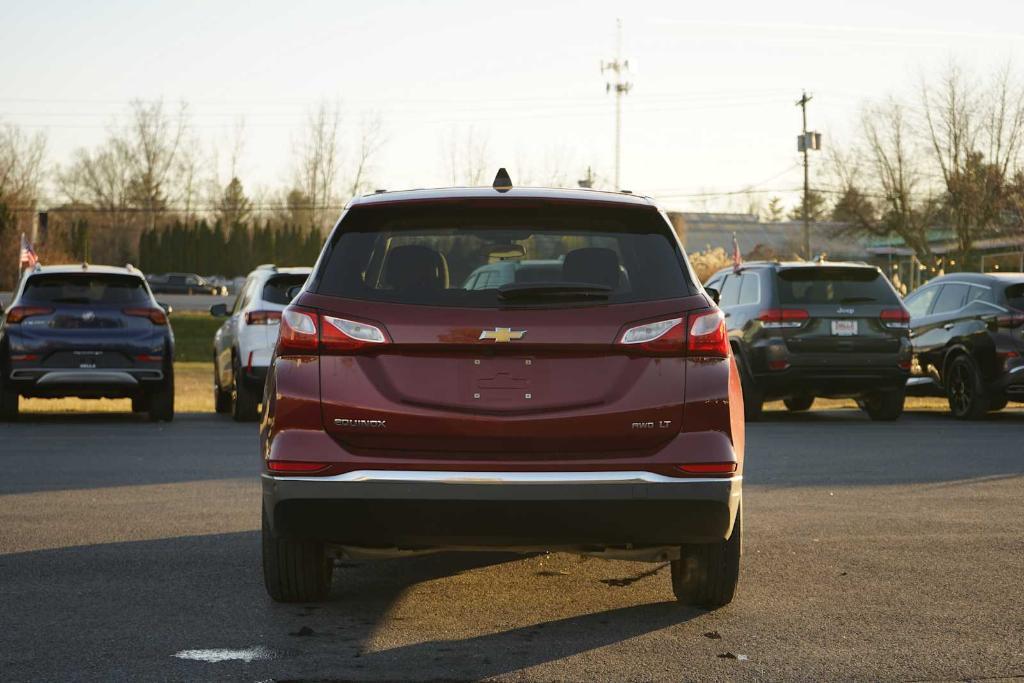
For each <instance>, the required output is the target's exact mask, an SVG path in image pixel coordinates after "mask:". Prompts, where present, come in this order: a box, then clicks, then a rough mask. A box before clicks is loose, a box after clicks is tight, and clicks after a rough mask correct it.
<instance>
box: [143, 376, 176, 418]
mask: <svg viewBox="0 0 1024 683" xmlns="http://www.w3.org/2000/svg"><path fill="white" fill-rule="evenodd" d="M147 398H148V403H149V420H150V422H170V421H171V420H173V419H174V366H173V365H171V364H169V363H168V364H167V365H166V366H165V367H164V381H163V384H161V385H160V388H159V389H157V390H156V391H153V392H152V393H150V394H149V396H148V397H147Z"/></svg>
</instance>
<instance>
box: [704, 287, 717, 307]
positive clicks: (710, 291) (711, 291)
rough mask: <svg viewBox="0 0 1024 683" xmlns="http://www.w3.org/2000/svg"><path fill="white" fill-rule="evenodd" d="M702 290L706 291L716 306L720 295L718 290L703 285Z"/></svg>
mask: <svg viewBox="0 0 1024 683" xmlns="http://www.w3.org/2000/svg"><path fill="white" fill-rule="evenodd" d="M704 291H705V292H707V293H708V296H710V297H711V300H712V301H714V302H715V305H716V306H717V305H718V299H719V297H720V296H721V295H720V294H719V292H718V290H717V289H715V288H714V287H705V288H704Z"/></svg>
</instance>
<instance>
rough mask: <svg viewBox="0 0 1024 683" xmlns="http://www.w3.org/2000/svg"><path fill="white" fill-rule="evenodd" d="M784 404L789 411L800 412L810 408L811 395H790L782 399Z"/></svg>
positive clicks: (812, 398) (812, 401) (812, 399)
mask: <svg viewBox="0 0 1024 683" xmlns="http://www.w3.org/2000/svg"><path fill="white" fill-rule="evenodd" d="M782 402H783V403H785V404H786V410H788V411H789V412H791V413H800V412H803V411H805V410H810V408H811V406H812V405H814V397H813V396H791V397H790V398H787V399H784V400H783V401H782Z"/></svg>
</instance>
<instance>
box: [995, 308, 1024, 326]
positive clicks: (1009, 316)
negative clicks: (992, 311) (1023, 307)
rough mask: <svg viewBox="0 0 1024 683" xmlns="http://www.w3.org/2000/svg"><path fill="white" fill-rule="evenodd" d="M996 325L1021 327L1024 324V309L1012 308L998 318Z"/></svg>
mask: <svg viewBox="0 0 1024 683" xmlns="http://www.w3.org/2000/svg"><path fill="white" fill-rule="evenodd" d="M996 325H998V326H999V327H1008V328H1014V327H1020V326H1021V325H1024V311H1017V310H1014V309H1012V308H1011V309H1010V310H1009V311H1007V312H1006V313H1004V314H1003V315H1001V316H999V317H997V318H996Z"/></svg>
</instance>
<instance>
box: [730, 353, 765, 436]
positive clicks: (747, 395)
mask: <svg viewBox="0 0 1024 683" xmlns="http://www.w3.org/2000/svg"><path fill="white" fill-rule="evenodd" d="M736 361H737V363H738V364H739V368H740V386H741V387H742V389H743V417H744V418H745V419H746V421H747V422H757V421H758V420H760V419H761V413H762V412H763V411H764V392H762V391H761V390H760V389H759V388H758V387H757V383H756V382H755V381H754V378H753V377H752V376H751V374H750V371H749V370H748V369H747V364H746V362H745V361H744V360H743V359H742V358H740V357H738V356H737V358H736Z"/></svg>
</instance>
